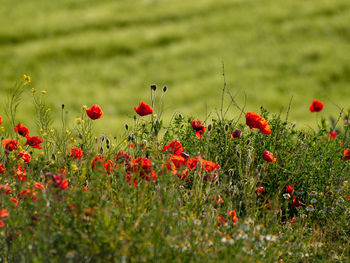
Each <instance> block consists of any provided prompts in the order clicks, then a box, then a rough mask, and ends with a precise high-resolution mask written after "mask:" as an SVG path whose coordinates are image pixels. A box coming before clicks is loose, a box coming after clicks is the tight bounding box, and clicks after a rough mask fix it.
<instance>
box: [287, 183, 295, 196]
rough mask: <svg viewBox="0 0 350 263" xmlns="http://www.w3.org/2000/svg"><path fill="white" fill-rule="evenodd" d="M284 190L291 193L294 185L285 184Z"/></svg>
mask: <svg viewBox="0 0 350 263" xmlns="http://www.w3.org/2000/svg"><path fill="white" fill-rule="evenodd" d="M286 191H287V193H288V194H290V195H292V194H293V191H294V187H293V186H291V185H287V186H286Z"/></svg>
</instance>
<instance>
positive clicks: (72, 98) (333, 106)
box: [0, 0, 350, 133]
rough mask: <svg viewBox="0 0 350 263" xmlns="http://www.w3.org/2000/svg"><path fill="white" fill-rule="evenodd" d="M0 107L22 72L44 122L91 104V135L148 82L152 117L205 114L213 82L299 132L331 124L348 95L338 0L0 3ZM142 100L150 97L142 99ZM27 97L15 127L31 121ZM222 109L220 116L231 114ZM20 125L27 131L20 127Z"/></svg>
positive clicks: (345, 21) (119, 115)
mask: <svg viewBox="0 0 350 263" xmlns="http://www.w3.org/2000/svg"><path fill="white" fill-rule="evenodd" d="M0 6H1V8H0V79H1V81H0V100H1V103H3V101H4V100H5V95H6V94H7V93H8V92H9V90H10V88H11V87H12V86H13V85H14V83H15V81H16V80H18V79H20V78H21V77H22V75H23V74H28V75H30V76H31V77H32V85H31V87H34V88H35V89H37V90H39V91H40V90H46V91H47V92H48V94H49V95H50V96H47V98H48V102H49V104H50V107H51V108H52V109H53V112H54V114H56V115H54V116H55V117H57V118H55V120H57V121H58V120H59V109H60V107H61V104H62V103H64V104H65V105H66V109H67V110H68V111H69V116H70V118H71V119H73V118H75V117H76V116H78V114H79V113H78V112H79V110H80V107H81V106H82V105H83V104H86V105H88V106H91V105H92V104H94V103H98V104H99V105H100V106H101V107H102V109H103V110H104V112H105V114H106V116H108V117H106V118H104V119H103V120H101V122H100V123H98V124H97V125H96V126H97V129H98V130H100V131H102V130H103V131H105V132H106V129H105V127H106V126H108V129H109V130H110V131H111V132H116V133H118V132H119V129H120V128H121V127H122V126H123V125H124V123H125V122H132V118H133V115H134V112H133V111H132V110H131V107H130V106H131V105H133V106H136V105H137V104H138V101H139V100H140V98H143V99H145V98H146V100H147V98H149V86H150V84H152V83H155V84H157V85H158V88H159V89H160V88H162V86H163V85H167V86H168V92H167V98H166V102H165V104H164V112H165V113H164V114H165V115H164V117H165V118H166V119H169V117H170V116H171V115H172V114H173V112H174V111H175V110H179V111H181V112H182V113H184V114H193V115H195V116H197V117H198V119H205V118H206V116H207V115H208V114H210V113H211V114H212V116H215V109H216V108H218V107H219V104H220V91H221V89H222V86H223V78H222V62H224V64H225V72H226V81H227V86H228V89H229V90H231V92H232V93H233V94H236V93H237V92H238V93H237V94H238V95H237V97H236V99H237V102H239V103H240V104H241V105H243V104H244V93H245V94H246V95H247V101H246V103H247V107H246V109H247V110H248V111H258V109H259V108H260V106H261V105H262V106H264V107H265V108H267V109H268V110H269V111H270V112H272V113H279V112H280V111H281V110H284V111H285V110H286V108H287V105H288V102H289V100H290V98H291V96H293V103H292V110H291V113H290V120H291V121H296V122H297V123H298V127H299V128H306V127H308V126H309V125H311V126H313V127H315V126H316V122H315V118H314V116H313V115H312V114H310V113H309V112H308V106H309V105H310V103H311V100H312V99H314V98H315V99H319V100H322V101H324V102H325V107H326V108H327V111H325V112H322V113H321V115H323V116H325V117H328V116H330V115H333V116H335V117H337V115H338V114H339V108H338V106H339V107H345V108H346V107H348V104H347V103H348V101H349V100H348V98H349V96H350V89H349V81H350V60H349V58H348V56H347V54H349V53H350V41H349V40H350V29H349V21H350V2H349V1H348V0H337V1H334V0H309V1H296V0H285V1H282V2H281V1H278V0H264V1H258V0H234V1H233V0H197V1H178V0H158V1H157V0H154V1H152V0H143V1H139V0H137V1H122V0H121V1H107V0H100V1H92V0H76V1H72V0H60V1H46V0H32V1H24V0H17V1H7V0H0ZM148 102H150V99H148ZM32 113H33V107H32V102H31V100H30V99H28V100H24V101H23V103H22V104H21V111H20V120H22V121H23V120H25V119H27V118H29V117H30V116H32ZM236 114H237V111H235V110H234V109H232V110H231V111H230V112H229V116H235V115H236ZM29 126H30V125H29Z"/></svg>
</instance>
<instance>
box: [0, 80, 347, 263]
mask: <svg viewBox="0 0 350 263" xmlns="http://www.w3.org/2000/svg"><path fill="white" fill-rule="evenodd" d="M29 80H30V79H29V77H28V76H25V78H24V79H23V81H19V82H18V83H17V85H16V88H14V89H13V90H12V92H11V93H10V96H9V97H8V104H7V107H6V111H5V112H1V116H2V120H3V121H7V122H8V123H9V124H8V126H9V127H11V128H5V127H4V126H1V129H0V132H1V136H2V146H1V150H0V163H1V164H0V174H1V175H0V205H1V207H0V259H1V261H2V262H233V261H240V262H280V263H282V262H325V261H328V262H348V261H349V260H350V257H349V255H350V239H349V233H350V228H349V224H348V222H349V218H350V184H349V173H350V149H349V145H350V138H349V136H350V121H349V113H347V112H344V111H343V112H342V114H340V115H338V116H339V118H337V119H336V120H335V122H334V123H333V124H332V125H329V124H327V122H326V120H325V119H324V118H320V117H319V116H318V115H319V114H320V113H322V112H323V111H326V109H327V104H326V103H325V104H323V103H322V102H320V101H313V103H312V104H311V106H310V110H309V109H307V110H305V112H304V114H308V115H310V116H311V117H310V118H314V119H315V120H317V123H318V126H317V128H315V129H314V130H311V129H309V130H308V131H303V130H299V129H297V128H296V127H295V125H294V124H293V123H290V122H289V120H288V118H289V111H287V113H286V114H283V115H275V114H270V113H269V112H268V111H266V110H265V109H264V108H263V107H261V109H260V111H259V114H257V113H255V112H252V111H250V110H248V109H247V108H246V107H244V106H240V104H238V103H237V102H236V101H235V100H234V99H233V98H232V97H231V96H230V93H227V90H226V89H223V90H222V92H223V93H222V95H223V97H228V98H227V100H229V99H230V100H231V102H232V103H228V104H226V103H223V104H221V107H219V111H218V114H217V116H216V117H215V118H212V119H210V120H207V121H206V122H203V121H202V120H200V119H198V118H196V117H193V116H185V115H182V114H180V113H177V112H175V113H174V114H173V117H172V118H171V120H170V121H163V119H162V118H161V115H162V114H161V109H162V107H161V105H160V104H161V103H158V101H167V98H164V95H165V94H166V92H165V91H164V90H162V89H158V88H156V87H155V86H152V88H151V89H150V90H149V91H150V92H151V98H152V99H151V100H145V101H146V102H143V101H141V102H140V103H139V104H135V107H134V109H133V107H132V106H133V105H130V106H129V110H128V114H130V115H133V116H135V117H134V118H133V120H132V122H130V123H129V124H127V125H125V127H124V128H123V129H124V132H123V134H122V135H121V136H120V137H118V136H115V137H113V136H112V137H110V136H107V135H105V134H101V135H99V134H97V133H96V132H94V126H95V124H96V123H98V122H100V121H102V120H103V119H104V118H108V113H106V112H104V111H103V107H100V106H99V105H93V106H92V107H90V106H91V105H89V106H88V107H87V106H84V105H83V106H81V109H80V116H79V117H78V118H77V119H76V120H75V121H74V123H71V124H70V125H68V123H67V118H66V116H65V114H64V110H65V106H64V105H61V109H60V111H61V113H59V112H57V113H53V112H52V110H48V107H49V106H48V103H47V101H49V100H50V99H49V96H48V94H45V93H42V92H40V91H37V90H36V89H35V88H33V89H31V87H30V85H31V84H30V82H29ZM30 96H32V99H31V101H32V102H31V103H32V106H33V108H34V112H35V114H33V116H31V117H30V118H27V119H23V121H21V122H20V121H19V120H18V119H17V115H16V113H20V112H21V111H22V110H23V109H22V107H21V106H22V105H21V100H20V97H22V98H23V100H30V99H29V98H30ZM157 96H158V97H162V99H161V100H157V99H156V97H157ZM138 99H139V100H142V97H139V98H138ZM23 100H22V101H23ZM311 102H312V99H310V100H309V103H311ZM163 103H165V102H163ZM230 105H231V107H234V108H236V109H237V110H238V111H239V114H238V115H237V116H235V117H234V118H228V117H227V116H225V112H226V111H227V109H228V110H230V108H229V106H230ZM221 109H222V110H221ZM60 114H61V115H62V118H61V122H60V126H59V127H54V126H52V118H53V117H52V115H60ZM2 120H1V121H0V122H2ZM240 120H241V121H240ZM30 123H36V124H37V126H38V129H37V130H38V131H39V132H35V130H34V131H32V130H31V129H28V128H27V125H28V124H30ZM105 129H108V127H105ZM335 129H336V130H337V131H335Z"/></svg>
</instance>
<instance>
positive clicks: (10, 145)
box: [2, 139, 19, 152]
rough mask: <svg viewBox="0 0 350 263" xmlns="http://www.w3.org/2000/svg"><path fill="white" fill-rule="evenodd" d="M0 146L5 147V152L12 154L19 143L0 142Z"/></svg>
mask: <svg viewBox="0 0 350 263" xmlns="http://www.w3.org/2000/svg"><path fill="white" fill-rule="evenodd" d="M2 145H3V146H4V147H5V149H6V151H8V152H12V151H13V150H16V149H17V148H18V147H19V142H18V141H16V140H14V139H5V140H2Z"/></svg>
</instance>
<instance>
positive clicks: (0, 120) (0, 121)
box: [0, 116, 2, 124]
mask: <svg viewBox="0 0 350 263" xmlns="http://www.w3.org/2000/svg"><path fill="white" fill-rule="evenodd" d="M0 124H2V118H1V116H0Z"/></svg>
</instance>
